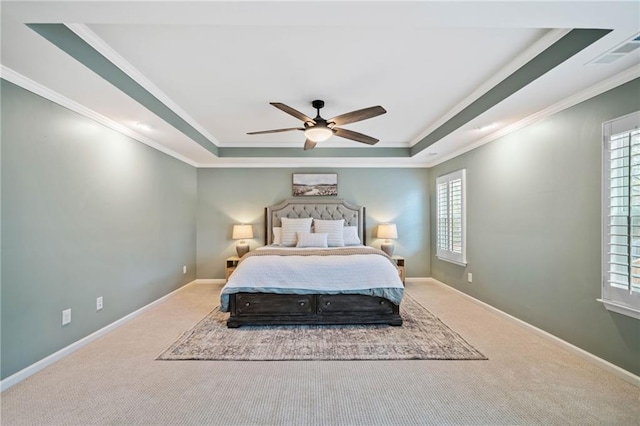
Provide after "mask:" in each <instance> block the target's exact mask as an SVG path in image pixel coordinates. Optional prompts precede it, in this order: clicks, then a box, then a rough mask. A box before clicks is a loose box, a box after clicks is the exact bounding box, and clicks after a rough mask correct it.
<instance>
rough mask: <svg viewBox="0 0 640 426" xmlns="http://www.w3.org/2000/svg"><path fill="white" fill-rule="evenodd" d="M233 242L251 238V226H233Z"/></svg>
mask: <svg viewBox="0 0 640 426" xmlns="http://www.w3.org/2000/svg"><path fill="white" fill-rule="evenodd" d="M231 238H233V239H234V240H244V239H245V238H253V228H252V227H251V225H233V235H232V236H231Z"/></svg>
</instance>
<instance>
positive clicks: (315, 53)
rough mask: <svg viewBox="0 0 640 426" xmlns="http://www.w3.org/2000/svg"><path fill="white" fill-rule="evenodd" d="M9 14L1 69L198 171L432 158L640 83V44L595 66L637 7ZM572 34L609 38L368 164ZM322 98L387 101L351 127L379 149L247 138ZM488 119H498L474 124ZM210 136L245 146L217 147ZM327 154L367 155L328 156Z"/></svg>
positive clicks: (109, 8)
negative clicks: (127, 80) (58, 28)
mask: <svg viewBox="0 0 640 426" xmlns="http://www.w3.org/2000/svg"><path fill="white" fill-rule="evenodd" d="M0 7H1V14H2V56H1V59H2V77H3V78H5V79H7V80H9V81H12V82H14V83H17V84H20V85H22V86H23V87H25V88H28V89H29V90H32V91H34V92H36V93H38V94H41V95H43V96H46V97H48V98H50V99H52V100H54V101H56V102H59V103H61V104H63V105H65V106H67V107H69V108H72V109H75V110H77V111H79V112H82V113H85V114H87V115H89V116H90V117H92V118H95V119H97V120H98V121H100V122H103V123H105V124H107V125H110V126H111V127H114V128H116V129H118V130H120V131H122V132H123V133H125V134H128V135H129V136H132V137H134V138H136V139H138V140H140V141H142V142H144V143H147V144H149V145H152V146H154V147H156V148H158V149H161V150H163V151H164V152H167V153H168V154H170V155H173V156H175V157H176V158H179V159H181V160H183V161H186V162H188V163H190V164H193V165H196V166H199V167H237V166H243V167H252V166H286V167H290V166H296V167H305V166H309V167H319V166H341V165H345V166H346V165H348V166H350V167H357V166H409V167H428V166H431V165H434V164H437V163H439V162H441V161H444V160H446V159H448V158H451V157H453V156H455V155H458V154H460V153H462V152H465V151H466V150H469V149H471V148H473V147H475V146H479V145H480V144H482V143H486V142H488V141H490V140H493V139H495V138H496V137H498V136H501V135H503V134H505V133H508V132H509V131H512V130H513V129H516V128H518V127H520V126H522V125H524V124H526V123H530V122H532V121H534V120H536V119H539V118H541V117H544V116H545V115H548V114H550V113H553V112H556V111H559V110H561V109H563V108H566V107H568V106H571V105H573V104H575V103H577V102H581V101H583V100H585V99H587V98H589V97H591V96H594V95H596V94H598V93H601V92H603V91H605V90H608V89H610V88H612V87H615V86H617V85H619V84H622V83H624V82H626V81H629V80H631V79H633V78H637V77H639V76H640V49H637V50H635V51H633V52H632V53H630V54H628V55H626V56H624V57H621V59H618V60H617V61H615V62H613V63H610V64H606V65H603V64H590V63H589V62H591V61H592V60H594V59H596V58H598V57H599V56H601V55H602V54H605V53H607V52H608V51H610V50H612V49H615V48H617V47H618V46H619V45H621V44H622V43H625V42H626V41H628V40H630V39H632V38H633V37H635V36H637V35H638V33H640V2H638V1H623V2H612V1H604V2H593V1H555V2H539V1H518V2H485V1H470V2H458V1H452V2H430V1H426V2H416V1H413V2H380V1H352V2H305V1H296V2H293V1H290V2H287V1H276V2H270V1H256V2H245V1H239V2H238V1H236V2H220V1H198V2H178V1H174V2H170V1H169V2H152V1H141V2H127V1H117V2H115V1H114V2H94V1H77V2H74V1H72V2H58V1H44V2H32V1H20V2H11V1H3V2H2V3H0ZM43 23H55V24H65V25H67V27H68V28H70V29H71V30H72V31H73V32H74V33H75V34H76V35H78V36H79V37H81V38H82V39H83V40H85V41H86V42H87V43H88V44H89V45H90V46H91V47H93V49H95V50H97V51H98V52H100V53H101V54H102V55H103V56H105V57H106V58H107V59H109V60H110V61H111V62H113V63H114V64H116V65H117V66H118V67H120V69H121V70H123V71H125V72H126V73H127V74H128V75H129V76H130V77H131V78H133V79H134V80H135V81H136V82H137V83H138V84H139V85H140V86H142V87H143V88H144V89H146V90H147V91H148V92H150V93H151V94H153V95H154V96H155V97H156V98H158V99H159V100H160V101H161V102H162V103H164V104H165V105H166V106H168V107H169V108H170V109H171V110H173V112H174V113H176V114H177V115H178V116H180V117H181V118H182V119H183V120H185V121H186V122H187V123H189V124H190V125H191V126H192V127H193V128H194V129H195V130H197V131H198V132H199V133H200V134H201V135H203V136H204V138H206V139H208V141H207V140H205V141H204V142H203V141H202V140H200V141H195V140H193V139H192V138H190V137H189V136H187V135H185V134H184V133H182V132H181V131H180V130H178V129H176V128H175V127H173V126H172V125H171V124H169V123H168V122H167V121H165V120H164V119H163V118H160V117H159V116H158V115H156V113H154V112H152V111H151V110H150V109H148V108H147V107H146V106H145V105H143V104H142V103H140V102H138V101H137V100H134V99H133V98H131V97H129V96H128V95H126V94H125V93H124V92H123V91H121V89H120V88H118V87H116V86H115V85H113V84H111V83H110V82H108V81H106V80H105V79H103V78H102V77H100V76H99V75H97V74H96V73H95V72H94V71H93V70H91V69H90V68H88V67H86V66H85V65H83V64H82V63H80V62H78V61H77V60H76V59H74V58H72V57H71V56H69V55H68V54H67V53H65V52H64V51H63V50H61V49H60V48H58V47H57V46H56V45H55V44H53V43H52V42H50V41H48V40H47V39H46V38H44V37H43V36H41V35H39V34H38V33H37V32H36V31H34V30H33V29H31V28H29V27H27V26H26V25H25V24H43ZM574 28H579V29H583V28H596V29H612V30H613V31H611V32H610V33H609V34H607V35H605V36H604V37H602V38H601V39H599V40H597V41H596V42H594V43H593V44H591V45H589V46H588V47H586V48H584V49H583V50H581V51H580V52H578V53H577V54H575V55H573V56H571V57H570V58H569V59H567V60H566V61H564V62H562V63H561V64H560V65H558V66H556V67H555V68H553V69H552V70H551V71H549V72H546V73H545V74H543V75H542V76H541V77H539V78H537V79H535V80H534V81H532V82H531V83H529V84H528V85H526V86H525V87H524V88H522V89H520V90H518V91H516V92H515V93H513V94H512V95H511V96H509V97H508V98H507V99H505V100H503V101H501V102H499V103H497V104H496V105H494V106H492V107H490V108H488V109H487V110H486V111H484V112H482V113H481V114H479V115H477V117H475V118H473V119H471V120H470V121H468V122H466V123H462V124H461V125H459V126H458V127H457V129H456V130H454V131H453V132H451V133H449V134H447V135H446V136H444V137H442V138H440V139H439V140H438V141H437V142H436V143H434V144H432V145H430V146H428V147H427V148H425V149H423V150H422V151H421V152H419V153H416V154H415V155H413V156H410V157H409V156H405V157H398V156H395V155H391V156H385V157H383V158H370V157H368V155H369V154H368V153H367V150H372V149H373V150H376V149H377V148H404V149H405V151H406V150H407V148H410V147H412V146H414V145H415V144H416V143H418V142H419V141H421V140H422V139H423V138H424V137H425V136H427V135H429V134H430V133H431V132H433V131H434V130H436V129H437V128H438V127H439V126H440V125H442V124H443V123H445V122H447V120H449V119H450V118H452V117H454V116H455V115H456V114H457V113H458V112H460V111H461V110H463V109H464V108H465V107H466V106H468V105H470V104H471V103H472V102H473V101H475V100H476V99H478V98H479V97H480V96H482V95H483V94H484V93H486V92H488V91H489V90H490V89H491V88H492V87H494V86H495V85H496V84H498V83H500V82H501V81H503V80H504V79H505V78H506V77H508V76H509V75H510V74H511V73H513V72H514V71H516V70H517V69H518V68H520V67H521V66H523V65H524V64H525V63H527V62H528V61H529V60H531V59H532V58H534V57H536V55H538V54H539V53H541V52H543V51H544V50H545V49H547V48H548V47H549V46H551V45H552V44H553V43H554V42H556V41H558V40H559V39H560V38H561V37H563V36H564V35H566V34H567V33H569V31H570V30H571V29H574ZM94 69H95V68H94ZM314 99H323V100H324V101H325V102H326V106H325V108H324V109H323V110H322V112H321V114H322V116H323V117H325V118H330V117H333V116H335V115H339V114H342V113H345V112H348V111H352V110H356V109H361V108H365V107H369V106H374V105H382V106H383V107H384V108H385V109H386V110H387V114H384V115H382V116H379V117H376V118H372V119H370V120H366V121H362V122H359V123H353V124H348V125H345V126H344V127H345V128H348V129H350V130H355V131H358V132H361V133H365V134H367V135H371V136H374V137H376V138H378V139H380V142H379V143H378V144H377V145H375V147H369V146H367V145H363V144H359V143H356V142H352V141H349V140H346V139H341V138H338V137H333V138H332V139H330V140H329V141H327V142H324V143H322V144H320V145H319V147H318V148H316V149H315V150H314V152H313V153H312V154H309V153H305V152H303V151H302V145H303V143H304V135H303V134H302V132H289V133H276V134H269V135H253V136H250V135H247V134H246V133H247V132H250V131H256V130H268V129H276V128H285V127H298V126H299V125H300V124H301V123H300V122H299V121H297V120H296V119H295V118H293V117H291V116H289V115H287V114H285V113H283V112H282V111H279V110H277V109H276V108H274V107H272V106H270V105H269V102H282V103H285V104H287V105H289V106H291V107H293V108H295V109H297V110H299V111H301V112H303V113H305V114H307V115H309V116H311V117H314V116H315V111H314V110H313V108H312V107H311V101H312V100H314ZM137 123H146V124H148V125H149V126H150V127H151V129H148V130H147V129H142V128H140V127H139V126H137ZM489 123H494V124H495V126H494V127H493V128H491V129H489V130H479V129H478V128H479V127H482V126H484V125H487V124H489ZM203 145H204V146H205V147H206V148H208V149H205V147H203ZM214 145H215V146H217V147H220V148H246V149H244V150H241V152H242V154H241V156H233V155H232V156H226V155H225V156H216V155H214V154H213V153H212V152H211V151H212V150H213V151H215V149H212V147H214ZM268 147H276V148H280V149H281V150H280V151H275V154H273V156H271V157H264V156H253V154H252V152H256V153H257V152H258V151H259V150H255V149H253V148H268ZM323 147H324V148H327V147H336V148H357V149H358V151H357V154H355V156H354V154H353V150H341V152H345V155H344V156H342V155H340V154H338V156H335V155H336V154H332V155H333V156H332V157H325V156H323V154H322V148H323ZM282 148H293V149H294V150H295V153H294V154H284V152H285V151H286V150H282ZM333 151H335V150H333ZM279 152H283V155H282V156H281V155H279V154H278V153H279ZM360 152H362V153H363V154H362V155H360V154H359V153H360ZM371 152H376V151H371ZM255 155H258V154H255ZM291 155H295V156H293V157H292V156H291Z"/></svg>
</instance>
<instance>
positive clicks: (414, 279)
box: [404, 277, 431, 284]
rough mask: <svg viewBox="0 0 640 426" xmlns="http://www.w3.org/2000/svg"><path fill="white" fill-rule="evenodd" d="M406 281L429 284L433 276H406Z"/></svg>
mask: <svg viewBox="0 0 640 426" xmlns="http://www.w3.org/2000/svg"><path fill="white" fill-rule="evenodd" d="M404 282H405V283H414V284H427V283H429V282H431V278H425V277H406V278H405V279H404Z"/></svg>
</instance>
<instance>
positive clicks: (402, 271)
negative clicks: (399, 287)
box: [391, 256, 405, 284]
mask: <svg viewBox="0 0 640 426" xmlns="http://www.w3.org/2000/svg"><path fill="white" fill-rule="evenodd" d="M391 259H393V261H394V262H396V265H398V269H399V270H400V280H401V281H402V284H404V278H405V269H404V257H402V256H391Z"/></svg>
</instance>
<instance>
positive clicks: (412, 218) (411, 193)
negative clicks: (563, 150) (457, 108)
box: [197, 168, 430, 279]
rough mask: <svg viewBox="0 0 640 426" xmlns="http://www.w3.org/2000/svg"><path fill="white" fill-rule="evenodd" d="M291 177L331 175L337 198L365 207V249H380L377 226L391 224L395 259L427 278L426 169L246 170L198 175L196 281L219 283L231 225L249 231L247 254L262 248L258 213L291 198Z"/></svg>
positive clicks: (231, 248)
mask: <svg viewBox="0 0 640 426" xmlns="http://www.w3.org/2000/svg"><path fill="white" fill-rule="evenodd" d="M293 173H337V174H338V198H343V199H345V200H348V201H351V202H353V203H355V204H358V205H362V206H365V207H366V225H367V231H366V233H367V244H368V245H372V246H376V247H380V243H381V242H382V241H381V240H379V239H377V238H374V237H373V235H374V234H375V228H376V225H377V224H378V223H380V222H394V223H396V224H397V227H398V235H399V238H398V239H397V240H395V241H394V243H395V246H396V249H395V254H398V255H401V256H404V257H405V258H406V262H407V276H409V277H427V276H429V269H430V265H429V262H430V255H429V226H428V223H429V199H428V196H427V182H428V171H427V170H426V169H407V168H402V169H394V168H377V169H361V168H331V169H326V168H319V169H287V168H282V169H280V168H278V169H272V168H269V169H251V168H247V169H198V233H197V234H198V278H202V279H211V278H224V259H225V258H226V257H228V256H231V255H234V254H235V246H236V243H237V241H234V240H232V239H231V230H232V225H233V224H234V223H240V222H244V223H251V224H253V225H254V227H253V230H254V234H255V238H254V239H253V240H251V241H249V243H250V245H251V248H252V249H254V248H256V247H257V246H259V245H263V244H264V208H265V206H269V205H273V204H277V203H278V202H280V201H282V200H285V199H287V198H292V193H291V180H292V174H293ZM318 199H320V197H319V198H318Z"/></svg>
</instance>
